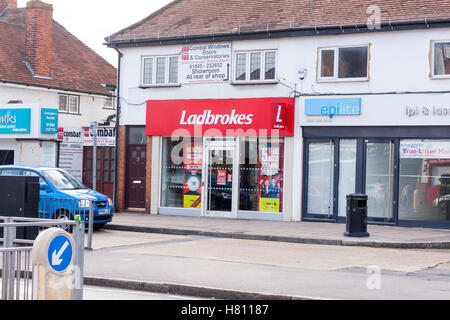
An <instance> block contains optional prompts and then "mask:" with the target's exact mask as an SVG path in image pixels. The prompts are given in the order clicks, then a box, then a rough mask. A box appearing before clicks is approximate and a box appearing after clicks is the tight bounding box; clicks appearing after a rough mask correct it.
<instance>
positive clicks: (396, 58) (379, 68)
mask: <svg viewBox="0 0 450 320" xmlns="http://www.w3.org/2000/svg"><path fill="white" fill-rule="evenodd" d="M449 31H450V30H449V28H447V29H429V30H411V31H398V32H397V31H396V32H377V33H361V34H351V35H333V36H318V37H301V38H285V39H269V40H252V41H250V40H246V41H234V42H233V43H232V50H233V52H234V51H239V50H252V49H255V50H261V49H277V50H278V53H277V77H278V79H279V80H280V81H281V82H282V83H284V84H285V85H287V86H289V87H291V88H295V89H296V90H297V91H298V92H300V93H302V94H305V95H310V97H307V98H313V97H311V96H314V95H323V94H330V95H333V94H354V96H356V97H361V96H363V102H362V103H363V106H362V115H361V116H360V117H358V116H356V117H335V118H333V119H331V120H326V119H325V121H317V119H318V118H317V117H316V118H313V117H306V116H305V115H304V101H305V99H306V98H305V97H302V98H298V99H296V111H295V112H296V116H295V118H296V121H295V136H294V151H293V181H292V184H293V192H294V195H299V197H296V196H293V197H292V220H293V221H299V220H301V214H300V212H301V201H302V200H301V198H300V196H301V194H302V193H301V188H302V174H303V173H302V171H303V170H302V159H303V139H302V128H301V127H302V126H314V125H320V126H327V125H356V126H360V125H398V124H403V125H446V124H447V125H448V123H450V122H449V121H448V118H445V117H426V118H424V117H407V116H405V107H406V106H407V105H408V104H414V103H417V104H418V105H420V106H425V105H430V103H431V104H434V105H439V106H440V107H445V106H448V107H449V108H450V106H449V104H448V103H445V102H446V101H449V100H448V99H449V98H448V97H449V96H450V95H449V94H437V95H423V94H422V95H397V94H393V95H373V94H377V93H389V92H393V93H401V92H403V93H404V92H424V91H448V90H450V79H440V80H435V79H431V78H430V72H431V65H430V60H429V59H430V50H431V41H434V40H439V41H442V40H449V41H450V32H449ZM352 45H354V46H360V45H369V46H370V52H369V54H370V61H369V80H367V81H358V82H338V81H336V82H320V81H317V52H318V48H321V47H332V46H352ZM182 47H183V46H182V45H176V46H162V47H146V48H143V47H136V48H123V49H121V52H123V54H124V56H123V58H122V66H121V74H120V77H121V79H120V83H121V88H120V94H121V97H122V98H123V99H122V101H121V106H122V110H121V118H120V124H121V125H145V115H146V105H145V103H146V101H147V100H165V99H225V98H260V97H288V96H290V94H291V93H292V89H290V88H288V87H286V86H285V85H283V84H280V83H278V84H264V85H261V84H258V85H232V84H231V83H219V84H218V83H211V84H183V85H182V86H181V87H166V88H164V87H162V88H147V89H141V88H139V85H140V77H141V57H142V56H144V55H172V54H180V52H181V48H182ZM233 59H234V56H233ZM302 69H306V70H307V74H306V77H305V79H304V80H300V79H298V77H297V71H298V70H302ZM232 70H233V68H232ZM367 94H369V95H367ZM430 97H432V98H430ZM330 98H331V97H330ZM322 118H323V117H322Z"/></svg>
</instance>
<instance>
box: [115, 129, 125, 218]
mask: <svg viewBox="0 0 450 320" xmlns="http://www.w3.org/2000/svg"><path fill="white" fill-rule="evenodd" d="M126 132H127V128H126V127H125V126H119V132H118V145H117V175H116V179H117V185H116V204H117V209H118V210H119V211H124V210H125V209H126V208H125V177H126V175H125V171H126V148H127V143H126Z"/></svg>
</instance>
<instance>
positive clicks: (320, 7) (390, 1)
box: [106, 0, 450, 42]
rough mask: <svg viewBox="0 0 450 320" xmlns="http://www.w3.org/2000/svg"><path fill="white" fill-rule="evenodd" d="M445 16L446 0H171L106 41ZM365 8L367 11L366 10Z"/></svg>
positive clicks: (449, 0)
mask: <svg viewBox="0 0 450 320" xmlns="http://www.w3.org/2000/svg"><path fill="white" fill-rule="evenodd" d="M373 6H378V8H379V13H380V15H381V16H380V18H381V22H382V23H388V22H408V21H423V20H425V19H427V20H428V21H431V20H439V19H449V18H450V0H226V1H224V0H175V1H172V2H171V3H169V4H168V5H166V6H165V7H163V8H161V9H160V10H158V11H156V12H154V13H153V14H151V15H150V16H149V17H147V18H145V19H144V20H142V21H140V22H138V23H136V24H134V25H132V26H130V27H128V28H125V29H123V30H121V31H119V32H117V33H115V34H113V35H111V36H110V37H108V38H106V40H107V41H108V42H115V41H128V40H133V39H157V38H164V37H179V36H183V35H208V34H233V33H237V32H238V31H240V32H256V31H264V30H266V29H269V30H283V29H291V28H314V27H320V26H322V27H324V26H355V25H357V24H358V25H361V24H366V23H367V21H368V19H369V18H370V17H371V16H372V15H373V14H374V13H375V12H376V11H373V9H372V8H374V7H373ZM368 10H369V11H368Z"/></svg>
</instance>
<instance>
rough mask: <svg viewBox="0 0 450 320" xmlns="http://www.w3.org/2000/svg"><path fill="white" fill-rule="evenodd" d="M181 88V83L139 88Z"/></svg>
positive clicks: (150, 85) (149, 85)
mask: <svg viewBox="0 0 450 320" xmlns="http://www.w3.org/2000/svg"><path fill="white" fill-rule="evenodd" d="M174 87H181V83H168V84H148V85H143V84H141V85H140V86H139V88H140V89H149V88H174Z"/></svg>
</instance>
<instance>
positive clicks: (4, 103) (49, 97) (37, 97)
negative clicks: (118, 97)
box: [0, 84, 116, 165]
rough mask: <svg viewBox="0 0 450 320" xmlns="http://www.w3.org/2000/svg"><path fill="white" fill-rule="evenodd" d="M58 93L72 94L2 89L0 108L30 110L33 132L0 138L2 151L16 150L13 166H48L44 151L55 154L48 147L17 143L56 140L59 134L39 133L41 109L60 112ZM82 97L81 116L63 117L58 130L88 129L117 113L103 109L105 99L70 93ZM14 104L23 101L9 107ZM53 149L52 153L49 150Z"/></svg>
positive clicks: (29, 88) (53, 91)
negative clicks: (91, 124)
mask: <svg viewBox="0 0 450 320" xmlns="http://www.w3.org/2000/svg"><path fill="white" fill-rule="evenodd" d="M58 93H62V94H67V93H70V92H64V91H57V90H49V89H42V88H36V87H24V86H18V85H12V84H1V85H0V108H4V109H12V108H31V130H30V133H29V134H0V149H2V150H14V158H15V159H14V163H15V164H21V165H25V164H27V165H39V164H43V163H45V162H47V163H49V162H48V161H49V160H50V158H49V157H46V155H45V154H43V151H44V149H45V150H47V152H48V151H49V150H55V151H54V152H55V153H56V148H54V147H51V148H50V146H48V145H47V144H45V143H39V142H31V141H21V142H17V141H16V139H42V140H55V139H56V134H42V133H41V132H40V131H41V129H40V121H41V108H54V109H58ZM70 94H74V95H78V96H80V115H71V114H64V113H60V114H59V117H58V122H59V127H78V128H80V127H89V125H90V123H91V122H93V121H104V120H106V118H107V117H108V116H109V115H112V114H115V112H116V111H115V110H109V109H104V108H103V106H104V102H105V97H103V96H98V95H87V94H79V93H70ZM11 100H20V101H22V102H23V103H21V104H8V102H9V101H11ZM49 148H50V149H49Z"/></svg>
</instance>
